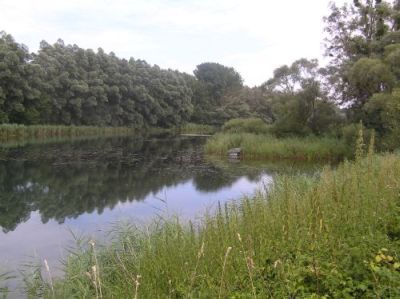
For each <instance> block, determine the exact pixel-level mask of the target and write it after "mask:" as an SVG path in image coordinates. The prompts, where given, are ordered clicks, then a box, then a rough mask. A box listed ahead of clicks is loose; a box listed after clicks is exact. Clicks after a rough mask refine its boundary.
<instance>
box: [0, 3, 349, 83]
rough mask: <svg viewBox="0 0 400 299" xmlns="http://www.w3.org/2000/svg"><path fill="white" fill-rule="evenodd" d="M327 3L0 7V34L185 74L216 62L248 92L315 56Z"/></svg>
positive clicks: (318, 53) (34, 47)
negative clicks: (99, 50) (235, 75)
mask: <svg viewBox="0 0 400 299" xmlns="http://www.w3.org/2000/svg"><path fill="white" fill-rule="evenodd" d="M342 1H344V0H342ZM328 2H329V1H328V0H309V1H296V0H287V1H265V0H248V1H242V0H218V1H216V0H202V1H201V0H192V1H186V0H140V1H139V0H136V1H132V0H114V1H110V0H96V1H95V0H86V1H84V0H69V1H54V0H53V1H49V0H37V1H30V0H13V1H4V0H1V1H0V30H5V31H7V32H8V33H10V34H12V35H13V36H14V37H15V38H16V39H17V41H18V42H22V43H25V44H27V45H28V46H29V48H30V49H31V50H33V51H35V50H37V48H38V45H39V42H40V41H41V40H43V39H44V40H47V41H48V42H50V43H53V42H55V41H56V40H57V39H58V38H62V39H64V41H65V42H66V43H72V44H74V43H75V44H78V45H79V46H80V47H83V48H93V49H97V48H98V47H102V48H103V49H105V50H106V51H108V52H109V51H113V52H115V53H116V54H117V55H119V56H122V57H126V58H129V57H130V56H133V57H135V58H140V59H145V60H147V61H148V62H150V63H154V64H158V65H160V66H162V67H171V68H176V69H180V70H182V71H186V72H191V71H192V70H193V69H194V68H195V66H196V65H197V64H199V63H201V62H205V61H216V62H220V63H223V64H227V65H229V66H233V67H234V68H236V69H237V70H238V71H239V72H240V73H241V74H242V76H243V77H244V79H245V82H246V83H247V84H249V85H254V84H260V83H262V82H263V81H265V80H267V79H268V77H269V76H270V75H271V74H272V71H273V69H275V68H276V67H279V66H280V65H282V64H289V63H291V62H292V61H293V60H295V59H297V58H300V57H308V58H312V57H317V58H319V57H320V56H321V54H322V49H321V41H322V37H323V23H322V17H323V16H324V15H326V14H327V13H328Z"/></svg>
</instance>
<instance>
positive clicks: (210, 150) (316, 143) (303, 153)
mask: <svg viewBox="0 0 400 299" xmlns="http://www.w3.org/2000/svg"><path fill="white" fill-rule="evenodd" d="M236 147H240V148H241V149H242V151H243V156H242V158H244V159H246V160H268V159H270V160H276V159H293V160H309V161H311V160H314V161H318V160H320V161H321V160H341V159H343V158H344V157H349V156H350V155H351V151H350V150H349V146H347V145H346V144H345V143H344V142H343V141H341V140H340V139H336V138H328V137H319V138H318V137H304V138H297V137H291V138H277V137H273V136H271V135H256V134H250V133H219V134H216V135H214V136H213V137H211V138H210V139H208V141H207V143H206V145H205V152H206V154H208V155H215V156H226V155H227V151H228V150H229V149H231V148H236Z"/></svg>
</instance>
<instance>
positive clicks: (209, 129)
mask: <svg viewBox="0 0 400 299" xmlns="http://www.w3.org/2000/svg"><path fill="white" fill-rule="evenodd" d="M177 130H178V131H179V132H180V133H181V134H204V135H211V134H214V133H215V132H216V131H217V128H216V127H214V126H210V125H202V124H195V123H187V124H185V125H183V126H182V127H179V128H177Z"/></svg>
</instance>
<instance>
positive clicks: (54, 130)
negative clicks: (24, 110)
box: [0, 124, 136, 142]
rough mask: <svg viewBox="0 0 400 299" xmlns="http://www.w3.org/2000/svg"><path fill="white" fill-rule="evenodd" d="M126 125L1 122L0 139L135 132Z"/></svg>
mask: <svg viewBox="0 0 400 299" xmlns="http://www.w3.org/2000/svg"><path fill="white" fill-rule="evenodd" d="M135 132H136V131H135V129H133V128H127V127H91V126H56V125H32V126H25V125H17V124H1V125H0V141H1V142H9V141H24V140H46V139H57V138H58V139H60V138H75V137H88V136H122V135H129V134H133V133H135Z"/></svg>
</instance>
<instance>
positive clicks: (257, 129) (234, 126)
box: [222, 118, 271, 134]
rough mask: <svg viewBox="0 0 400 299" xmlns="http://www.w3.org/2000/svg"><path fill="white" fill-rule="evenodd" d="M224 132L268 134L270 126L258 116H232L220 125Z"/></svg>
mask: <svg viewBox="0 0 400 299" xmlns="http://www.w3.org/2000/svg"><path fill="white" fill-rule="evenodd" d="M222 131H223V132H225V133H252V134H268V133H270V132H271V126H270V125H268V124H266V123H265V122H264V121H263V120H262V119H259V118H234V119H231V120H229V121H227V122H226V123H225V124H224V125H223V126H222Z"/></svg>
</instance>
